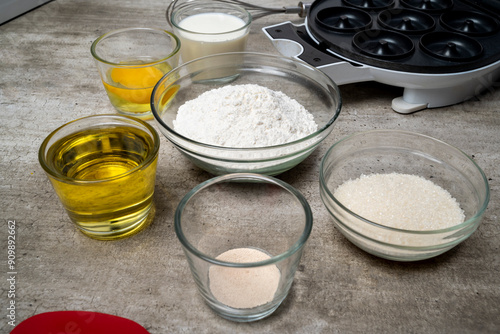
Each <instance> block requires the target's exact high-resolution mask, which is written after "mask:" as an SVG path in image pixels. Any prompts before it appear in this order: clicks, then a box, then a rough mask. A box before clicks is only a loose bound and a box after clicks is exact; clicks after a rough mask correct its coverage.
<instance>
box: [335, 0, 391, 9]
mask: <svg viewBox="0 0 500 334" xmlns="http://www.w3.org/2000/svg"><path fill="white" fill-rule="evenodd" d="M342 1H343V2H344V3H345V4H346V5H348V6H352V7H356V8H361V9H385V8H389V7H391V6H392V5H394V0H342Z"/></svg>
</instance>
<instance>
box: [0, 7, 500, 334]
mask: <svg viewBox="0 0 500 334" xmlns="http://www.w3.org/2000/svg"><path fill="white" fill-rule="evenodd" d="M292 2H293V1H292ZM256 3H260V4H271V5H295V3H290V2H288V3H287V1H284V0H283V1H281V0H271V1H267V2H266V1H260V0H259V1H256ZM166 7H167V1H158V0H147V1H133V0H128V1H126V0H88V1H83V0H73V1H69V0H61V1H52V2H49V3H47V4H46V5H43V6H41V7H39V8H37V9H35V10H33V11H31V12H29V13H27V14H25V15H23V16H21V17H18V18H16V19H14V20H12V21H10V22H7V23H5V24H3V25H1V26H0V126H1V131H0V142H1V146H0V167H1V173H0V179H1V183H0V192H1V195H0V209H1V211H0V212H1V214H2V217H1V218H2V221H3V224H2V228H1V229H0V245H1V249H2V251H1V252H0V254H1V255H0V259H1V262H2V266H0V268H2V273H1V275H0V278H1V280H2V282H3V283H1V284H0V286H1V289H2V290H1V291H2V292H1V295H0V296H1V299H0V306H1V310H2V311H0V314H1V315H2V316H1V318H0V319H1V320H0V332H1V333H8V332H10V330H11V329H12V325H11V324H9V321H11V320H10V319H9V318H8V317H7V315H8V314H9V311H8V310H7V307H8V306H9V305H10V303H11V302H12V301H14V302H15V320H14V324H18V323H19V322H21V321H23V320H24V319H26V318H28V317H30V316H33V315H35V314H39V313H43V312H49V311H56V310H87V311H98V312H104V313H109V314H114V315H118V316H121V317H126V318H129V319H131V320H134V321H136V322H138V323H139V324H141V325H142V326H144V327H145V328H146V329H147V330H148V331H149V332H150V333H152V334H161V333H169V332H185V333H213V332H231V333H233V332H241V333H250V332H259V333H262V332H279V333H330V332H335V333H365V332H371V333H444V332H446V333H478V332H481V333H498V332H500V255H499V254H500V250H499V245H500V225H499V221H498V220H499V216H500V200H499V194H500V167H499V166H500V149H499V147H500V89H499V87H500V85H499V83H498V82H496V83H494V84H493V85H492V86H491V87H490V88H489V89H488V90H487V91H486V92H484V93H483V94H481V95H478V96H477V97H475V98H473V99H472V100H470V101H467V102H464V103H461V104H458V105H453V106H448V107H443V108H437V109H429V110H424V111H421V112H417V113H414V114H410V115H402V114H398V113H395V112H394V111H392V110H391V101H392V99H393V98H395V97H397V96H400V95H401V93H402V89H401V88H397V87H391V86H386V85H382V84H378V83H374V82H364V83H357V84H349V85H343V86H341V87H340V88H341V93H342V97H343V103H344V104H343V109H342V112H341V115H340V117H339V119H338V121H337V124H336V126H335V129H334V131H333V133H332V134H331V135H330V136H329V137H328V138H327V139H326V140H325V141H324V142H323V143H322V144H321V145H320V147H319V148H318V149H317V150H316V151H315V152H314V153H313V154H312V155H311V156H310V157H309V158H307V159H306V160H305V161H304V162H303V163H302V164H300V165H299V166H297V167H296V168H294V169H292V170H290V171H289V172H286V173H284V174H282V175H280V176H279V178H280V179H282V180H284V181H286V182H288V183H290V184H291V185H292V186H294V187H296V188H297V189H298V190H299V191H301V192H302V193H303V194H304V195H305V197H306V198H307V200H308V201H309V203H310V205H311V208H312V210H313V214H314V228H313V232H312V234H311V237H310V239H309V241H308V244H307V245H306V249H305V253H304V256H303V258H302V261H301V266H300V268H299V271H298V272H297V274H296V276H295V281H294V284H293V286H292V289H291V291H290V294H289V296H288V297H287V299H286V300H285V301H284V303H283V304H282V305H281V306H280V307H279V308H278V310H277V311H276V312H275V313H274V314H273V315H272V316H270V317H269V318H267V319H265V320H262V321H259V322H256V323H251V324H238V323H232V322H229V321H226V320H224V319H222V318H220V317H218V316H217V315H216V314H214V313H213V312H212V311H211V310H210V309H209V308H208V307H207V306H206V305H205V304H204V302H203V301H202V299H201V297H200V296H199V294H198V292H197V290H196V288H195V285H194V282H193V280H192V278H191V275H190V272H189V268H188V265H187V263H186V261H185V258H184V255H183V252H182V249H181V246H180V244H179V242H178V241H177V239H176V236H175V233H174V228H173V213H174V210H175V208H176V206H177V204H178V203H179V201H180V199H181V198H182V197H183V196H184V195H185V194H186V193H187V192H188V191H189V190H190V189H192V188H193V187H194V186H195V185H197V184H199V183H200V182H203V181H205V180H207V179H209V178H210V177H211V175H209V174H207V173H206V172H203V171H201V170H200V169H198V168H197V167H195V166H194V165H192V164H191V163H190V162H189V161H188V160H187V159H186V158H184V157H183V156H181V154H180V153H179V152H178V151H177V150H176V149H175V148H174V147H173V145H172V144H170V143H169V142H168V141H167V140H166V139H165V138H163V137H162V141H161V148H160V160H159V166H158V174H157V181H156V192H155V202H156V217H155V221H154V223H153V224H152V225H151V226H150V227H149V228H148V229H146V230H145V231H143V232H141V233H140V234H138V235H136V236H134V237H131V238H129V239H125V240H121V241H115V242H102V241H96V240H92V239H89V238H87V237H85V236H84V235H82V234H81V233H79V232H78V231H77V230H76V229H75V228H74V227H73V226H72V225H71V223H70V222H69V219H68V217H67V215H66V213H65V211H64V210H63V208H62V206H61V204H60V203H59V201H58V199H57V197H56V195H55V193H54V191H53V189H52V187H51V185H50V183H49V181H48V179H47V177H46V176H45V174H44V172H43V170H42V169H41V167H40V165H39V163H38V158H37V153H38V148H39V146H40V144H41V142H42V140H43V139H44V138H45V137H46V136H47V135H48V134H49V133H50V132H51V131H52V130H54V129H55V128H57V127H58V126H60V125H62V124H64V123H66V122H68V121H71V120H74V119H76V118H79V117H83V116H87V115H91V114H102V113H113V112H114V109H113V108H112V106H111V105H110V103H109V101H108V99H107V96H106V94H105V92H104V89H103V87H102V83H101V81H100V79H99V75H98V73H97V70H96V67H95V64H94V62H93V59H92V57H91V55H90V45H91V43H92V42H93V41H94V40H95V39H96V38H97V37H99V36H100V35H102V34H103V33H105V32H107V31H109V30H112V29H117V28H125V27H130V26H151V27H162V28H165V29H168V28H169V27H168V25H167V22H166V20H165V10H166ZM287 20H292V21H294V22H298V23H299V22H301V19H300V18H299V17H298V16H296V15H271V16H268V17H266V18H261V19H258V20H256V21H255V22H253V26H252V30H251V35H250V37H249V44H248V49H249V50H251V51H258V52H265V53H272V54H278V52H277V51H276V49H275V48H274V46H273V45H272V43H271V42H270V41H269V40H268V39H267V37H266V36H265V35H264V34H263V32H262V31H261V28H262V27H264V26H267V25H272V24H275V23H280V22H283V21H287ZM151 123H152V124H153V122H152V121H151ZM155 126H156V125H155ZM370 129H402V130H409V131H415V132H419V133H423V134H426V135H430V136H433V137H436V138H438V139H441V140H443V141H445V142H448V143H450V144H453V145H455V146H456V147H458V148H460V149H461V150H463V151H464V152H466V153H467V154H469V155H470V156H472V157H473V159H474V160H475V161H476V162H477V163H478V165H479V166H481V167H482V168H483V170H484V172H485V173H486V175H487V177H488V180H489V184H490V189H491V201H490V203H489V206H488V209H487V211H486V214H485V217H484V220H483V222H482V224H481V225H480V227H479V229H478V230H477V231H476V232H475V233H474V234H473V235H472V236H471V237H470V238H469V239H468V240H466V241H465V242H464V243H462V244H461V245H459V246H458V247H456V248H454V249H452V250H451V251H449V252H447V253H446V254H444V255H442V256H439V257H436V258H433V259H430V260H426V261H421V262H417V263H398V262H392V261H386V260H382V259H379V258H376V257H374V256H371V255H369V254H367V253H365V252H363V251H362V250H360V249H358V248H357V247H355V246H353V245H352V244H351V243H350V242H349V241H347V240H346V239H345V238H344V237H343V236H342V235H341V234H340V232H339V231H337V230H336V229H335V228H334V227H333V224H332V222H331V220H330V218H329V216H328V213H327V211H326V209H325V208H324V206H323V204H322V203H321V200H320V197H319V184H318V175H319V172H318V168H319V162H320V160H321V158H322V157H323V155H324V154H325V152H326V150H327V149H328V148H329V147H330V146H331V145H332V144H333V143H334V142H336V141H337V140H339V139H341V138H343V137H344V136H346V135H348V134H351V133H354V132H358V131H364V130H370ZM9 221H15V223H16V229H15V233H16V245H15V247H16V248H15V256H16V263H15V268H14V269H15V272H16V274H15V279H16V280H15V284H14V292H15V296H12V295H11V294H9V291H10V292H12V285H10V284H9V281H7V279H8V278H9V277H10V276H9V275H10V274H9V272H11V271H12V270H11V269H10V268H9V267H8V266H7V259H8V244H7V236H8V233H9V229H8V223H9Z"/></svg>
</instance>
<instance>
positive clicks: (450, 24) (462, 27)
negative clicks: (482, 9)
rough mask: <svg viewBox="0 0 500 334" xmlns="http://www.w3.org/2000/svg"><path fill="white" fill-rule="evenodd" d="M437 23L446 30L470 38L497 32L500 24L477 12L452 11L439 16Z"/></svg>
mask: <svg viewBox="0 0 500 334" xmlns="http://www.w3.org/2000/svg"><path fill="white" fill-rule="evenodd" d="M439 21H440V22H441V25H442V26H443V27H445V28H446V29H449V30H452V31H456V32H459V33H462V34H466V35H470V36H485V35H490V34H494V33H495V32H497V31H498V29H499V26H500V24H499V23H498V20H496V19H494V18H493V17H491V16H488V15H486V14H482V13H478V12H468V11H454V12H448V13H444V14H442V15H441V17H440V19H439Z"/></svg>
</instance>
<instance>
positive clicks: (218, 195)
mask: <svg viewBox="0 0 500 334" xmlns="http://www.w3.org/2000/svg"><path fill="white" fill-rule="evenodd" d="M311 229H312V213H311V209H310V207H309V204H308V203H307V201H306V199H305V198H304V197H303V196H302V194H300V193H299V192H298V191H297V190H295V189H294V188H293V187H291V186H290V185H288V184H286V183H284V182H283V181H280V180H278V179H275V178H273V177H270V176H264V175H259V174H247V173H237V174H227V175H224V176H219V177H216V178H213V179H211V180H208V181H206V182H204V183H201V184H200V185H198V186H197V187H195V188H194V189H193V190H191V191H190V192H189V193H188V194H187V195H186V196H185V197H184V198H183V199H182V200H181V202H180V204H179V206H178V207H177V211H176V213H175V232H176V233H177V237H178V238H179V240H180V242H181V244H182V247H183V250H184V253H185V255H186V257H187V261H188V263H189V266H190V269H191V272H192V274H193V278H194V281H195V282H196V285H197V286H198V289H199V291H200V293H201V295H202V296H203V298H204V300H205V301H206V303H207V304H208V305H209V306H210V307H211V308H212V309H213V310H214V311H215V312H216V313H217V314H218V315H220V316H221V317H223V318H226V319H229V320H232V321H238V322H249V321H256V320H260V319H262V318H265V317H266V316H268V315H270V314H271V313H273V312H274V311H275V310H276V309H277V308H278V306H279V305H280V304H281V302H282V301H283V300H284V299H285V298H286V296H287V294H288V291H289V290H290V287H291V285H292V282H293V278H294V274H295V271H296V270H297V266H298V264H299V262H300V258H301V256H302V250H303V248H304V245H305V243H306V241H307V239H308V237H309V235H310V233H311Z"/></svg>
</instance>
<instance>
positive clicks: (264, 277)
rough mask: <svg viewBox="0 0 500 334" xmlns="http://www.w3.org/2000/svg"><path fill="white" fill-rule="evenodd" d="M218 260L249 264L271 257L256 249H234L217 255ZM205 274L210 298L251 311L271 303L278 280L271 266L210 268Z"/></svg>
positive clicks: (272, 265) (275, 271)
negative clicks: (211, 296)
mask: <svg viewBox="0 0 500 334" xmlns="http://www.w3.org/2000/svg"><path fill="white" fill-rule="evenodd" d="M217 259H218V260H221V261H225V262H233V263H248V262H260V261H264V260H267V259H270V256H269V255H267V254H266V253H264V252H262V251H260V250H257V249H255V248H234V249H230V250H228V251H226V252H224V253H222V254H220V255H219V256H217ZM208 275H209V280H210V291H212V294H213V296H214V297H215V298H216V299H217V300H218V301H219V302H221V303H223V304H225V305H227V306H230V307H233V308H253V307H257V306H259V305H263V304H265V303H268V302H270V301H272V300H273V299H274V294H275V293H276V290H277V289H278V285H279V281H280V277H281V273H280V270H279V269H278V267H277V266H276V265H274V264H271V265H268V266H263V267H251V268H234V267H223V266H215V265H213V266H211V267H210V269H209V274H208Z"/></svg>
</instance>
